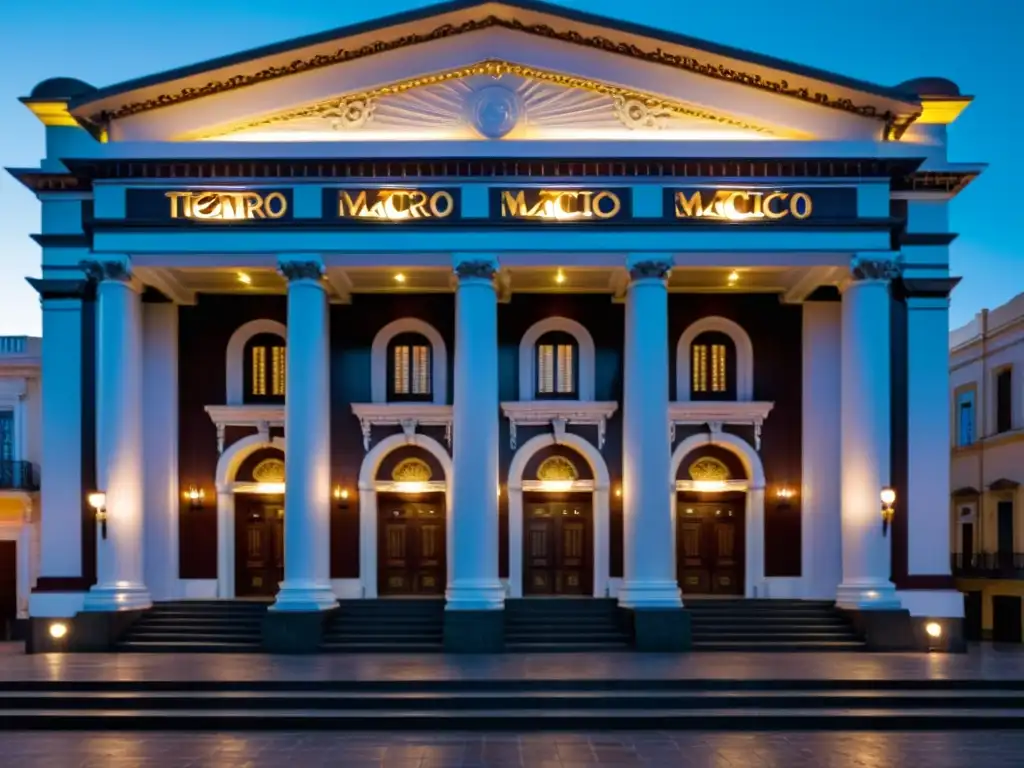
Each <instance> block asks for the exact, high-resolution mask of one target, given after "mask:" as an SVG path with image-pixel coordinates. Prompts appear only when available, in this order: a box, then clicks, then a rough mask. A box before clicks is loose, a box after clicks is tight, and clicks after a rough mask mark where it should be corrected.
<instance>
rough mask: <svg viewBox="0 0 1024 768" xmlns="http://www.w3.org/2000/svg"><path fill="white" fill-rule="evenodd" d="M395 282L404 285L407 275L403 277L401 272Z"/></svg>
mask: <svg viewBox="0 0 1024 768" xmlns="http://www.w3.org/2000/svg"><path fill="white" fill-rule="evenodd" d="M395 282H396V283H404V282H405V275H403V274H402V273H401V272H399V273H398V274H397V275H395Z"/></svg>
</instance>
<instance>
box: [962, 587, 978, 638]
mask: <svg viewBox="0 0 1024 768" xmlns="http://www.w3.org/2000/svg"><path fill="white" fill-rule="evenodd" d="M964 639H965V640H981V592H978V591H975V592H964Z"/></svg>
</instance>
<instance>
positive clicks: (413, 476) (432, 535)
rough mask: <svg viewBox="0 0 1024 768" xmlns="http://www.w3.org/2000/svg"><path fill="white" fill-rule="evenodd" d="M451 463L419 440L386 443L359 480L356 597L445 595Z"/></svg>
mask: <svg viewBox="0 0 1024 768" xmlns="http://www.w3.org/2000/svg"><path fill="white" fill-rule="evenodd" d="M451 476H452V463H451V457H450V456H449V455H448V452H447V451H446V450H445V449H444V447H443V446H442V445H441V444H440V443H438V442H437V441H436V440H434V439H433V438H430V437H427V436H426V435H420V434H412V435H405V434H399V435H391V436H390V437H387V438H385V439H384V440H382V441H381V442H379V443H378V444H377V445H376V446H374V448H373V449H372V450H371V451H370V452H369V453H368V454H366V457H365V458H364V459H363V464H362V467H361V469H360V472H359V530H360V547H359V578H360V581H361V584H362V592H363V596H364V597H366V598H376V597H384V596H396V597H397V596H423V597H435V596H441V595H444V592H445V589H446V588H447V586H448V580H449V563H450V558H449V557H448V553H449V552H450V550H451V538H452V537H451V519H450V518H451V515H450V512H451V505H450V495H449V493H448V488H449V487H450V484H451Z"/></svg>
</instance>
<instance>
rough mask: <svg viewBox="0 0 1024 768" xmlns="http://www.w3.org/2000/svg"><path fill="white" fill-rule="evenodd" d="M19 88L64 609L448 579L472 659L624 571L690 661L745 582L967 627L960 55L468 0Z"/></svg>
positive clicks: (527, 1) (45, 564)
mask: <svg viewBox="0 0 1024 768" xmlns="http://www.w3.org/2000/svg"><path fill="white" fill-rule="evenodd" d="M23 101H24V103H25V104H26V105H27V107H28V108H29V109H31V110H32V111H33V112H34V113H35V114H36V115H37V116H38V117H39V118H40V120H41V121H42V123H43V124H44V125H45V131H46V156H45V157H44V158H43V159H42V161H41V163H40V165H39V167H37V168H18V169H10V170H11V173H13V175H14V176H15V177H17V178H18V179H19V180H20V181H21V182H22V183H23V184H25V185H26V186H28V187H29V188H31V189H32V190H34V192H35V193H36V194H37V195H38V198H39V200H40V203H41V206H42V232H41V233H39V234H38V235H35V236H34V238H35V240H36V242H37V243H38V244H39V245H40V246H41V250H42V277H41V278H38V279H36V278H33V279H31V282H32V284H33V285H34V286H35V287H36V288H37V289H38V291H39V294H40V297H41V302H42V311H43V342H42V349H43V351H42V361H43V362H42V388H43V406H42V408H43V415H42V424H43V435H42V455H43V459H42V492H41V507H42V509H41V556H40V576H39V579H38V584H37V586H36V588H35V590H34V592H33V594H32V598H31V615H32V617H33V620H34V621H36V622H37V623H45V622H49V621H52V620H54V619H56V618H61V619H69V620H70V619H78V620H90V621H93V623H94V624H96V623H97V622H99V623H100V624H102V623H103V621H106V622H107V623H108V624H110V625H113V624H116V623H117V620H116V616H117V615H130V614H134V613H137V612H138V611H142V610H145V609H148V608H149V607H150V606H151V604H152V603H154V602H157V601H165V600H171V599H183V598H203V599H207V600H210V599H224V600H228V599H237V598H257V597H263V598H266V599H272V600H273V605H272V606H271V609H270V611H269V613H268V615H269V616H271V617H273V621H277V622H287V621H295V622H300V621H306V620H308V618H309V616H310V615H314V616H315V615H317V614H319V613H322V612H325V611H330V610H331V609H333V608H334V607H335V606H336V604H337V602H336V601H337V600H339V599H341V600H348V599H367V600H369V599H380V600H383V599H386V598H390V597H396V596H412V597H415V596H420V597H431V596H433V597H438V598H440V597H443V598H444V599H445V607H446V610H445V617H446V618H445V622H446V633H447V634H446V642H449V644H450V647H452V648H458V647H461V646H460V642H459V639H458V638H459V637H460V636H462V637H471V638H475V639H474V640H473V642H477V641H478V644H481V645H483V646H488V643H489V642H490V640H489V639H488V638H493V637H496V636H497V635H496V632H497V630H496V629H495V627H499V628H500V622H501V620H502V619H501V616H502V613H503V607H504V605H505V602H506V601H507V600H517V599H519V598H524V599H525V598H531V597H555V596H577V597H581V596H591V597H595V598H616V599H617V600H618V603H619V605H620V606H621V607H622V608H623V609H625V610H626V611H628V612H629V615H630V616H631V617H632V618H631V620H632V622H633V623H632V626H633V631H634V634H635V638H636V642H637V645H638V647H672V648H675V647H685V645H686V620H685V616H686V611H685V605H686V603H687V600H688V599H689V597H691V596H701V595H717V596H728V595H732V596H737V597H746V598H762V599H763V598H768V599H776V598H787V599H816V600H836V601H837V604H838V606H839V607H840V608H842V609H846V610H849V611H851V612H854V613H855V614H857V615H862V614H863V615H867V616H869V618H871V619H878V617H883V618H884V619H891V618H892V617H894V616H901V617H904V618H906V617H908V616H909V617H910V620H911V622H910V623H911V624H913V622H915V621H924V620H928V621H931V622H934V621H940V622H944V624H943V626H948V627H949V630H948V631H949V632H955V631H956V627H957V625H958V623H959V617H960V616H961V615H962V602H961V599H960V596H959V595H958V594H957V593H956V592H955V590H954V588H953V582H952V578H951V575H950V563H949V551H950V550H949V536H950V533H949V525H950V523H949V516H948V513H947V507H948V498H947V497H948V486H949V483H948V473H949V445H950V434H949V412H948V403H947V387H948V376H949V374H948V354H947V343H946V340H947V327H948V312H947V307H948V296H949V291H950V290H951V289H952V287H953V286H954V285H955V283H956V279H955V278H953V277H951V276H950V274H949V254H948V252H949V245H950V243H951V241H952V240H953V239H954V237H955V234H954V233H951V232H950V231H949V227H948V216H947V205H948V203H949V201H950V200H951V198H952V197H954V196H955V195H956V194H957V193H958V192H960V191H961V190H962V189H963V188H964V187H965V186H966V185H967V184H968V183H969V182H970V181H971V179H973V178H974V177H975V176H976V175H977V174H978V173H979V172H980V171H981V170H982V168H981V166H978V165H968V164H962V163H951V162H949V161H948V160H947V152H946V126H947V125H948V124H949V123H951V122H952V121H953V120H954V119H955V118H956V117H957V115H958V114H959V113H960V112H961V110H962V109H964V108H965V107H966V106H967V104H968V103H969V101H970V97H967V96H963V95H961V94H960V92H959V90H958V89H957V87H956V86H955V85H954V84H953V83H951V82H949V81H947V80H943V79H940V78H922V79H919V80H914V81H910V82H907V83H903V84H901V85H898V86H881V85H873V84H870V83H865V82H860V81H857V80H853V79H850V78H847V77H842V76H839V75H835V74H830V73H826V72H822V71H818V70H814V69H809V68H806V67H802V66H798V65H795V64H791V63H788V62H784V61H779V60H775V59H770V58H766V57H763V56H759V55H755V54H751V53H748V52H744V51H738V50H734V49H729V48H725V47H722V46H718V45H715V44H711V43H707V42H703V41H699V40H694V39H689V38H685V37H681V36H677V35H672V34H668V33H665V32H663V31H659V30H655V29H649V28H642V27H638V26H635V25H632V24H628V23H623V22H619V21H613V20H609V19H605V18H599V17H593V16H590V15H587V14H584V13H581V12H577V11H570V10H566V9H562V8H559V7H557V6H551V5H546V4H544V3H540V2H535V0H513V1H512V2H476V1H470V0H457V1H456V2H451V3H445V4H442V5H437V6H433V7H429V8H426V9H423V10H420V11H416V12H414V13H409V14H404V15H400V16H392V17H388V18H384V19H380V20H377V21H375V22H372V23H368V24H361V25H357V26H353V27H347V28H342V29H336V30H332V31H330V32H327V33H324V34H320V35H315V36H311V37H307V38H301V39H296V40H292V41H288V42H286V43H283V44H280V45H275V46H270V47H266V48H261V49H257V50H252V51H247V52H245V53H242V54H238V55H231V56H226V57H224V58H220V59H215V60H212V61H207V62H203V63H200V64H196V65H194V66H189V67H184V68H182V69H177V70H173V71H170V72H165V73H162V74H158V75H155V76H152V77H145V78H141V79H138V80H133V81H129V82H125V83H120V84H117V85H113V86H110V87H105V88H97V87H93V86H90V85H87V84H85V83H82V82H80V81H78V80H73V79H70V78H55V79H52V80H48V81H45V82H43V83H41V84H40V85H39V86H37V87H36V88H35V89H34V90H33V92H32V93H31V94H30V95H29V96H27V97H25V98H24V99H23ZM883 489H891V490H892V491H894V495H895V501H894V502H891V501H890V502H889V503H888V504H883V503H882V502H881V501H880V499H881V496H882V495H883V494H882V491H883ZM97 493H99V494H101V495H99V496H96V495H95V494H97ZM96 616H103V617H105V618H104V619H102V620H101V619H97V618H96ZM112 616H113V617H115V618H111V617H112ZM878 620H879V621H882V619H878ZM869 623H870V622H869ZM883 623H884V621H883ZM90 626H92V625H90ZM467 642H468V641H467ZM468 644H470V645H472V642H468Z"/></svg>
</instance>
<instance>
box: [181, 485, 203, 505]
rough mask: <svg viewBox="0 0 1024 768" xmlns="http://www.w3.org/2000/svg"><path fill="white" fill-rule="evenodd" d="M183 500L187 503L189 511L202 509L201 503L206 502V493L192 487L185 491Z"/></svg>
mask: <svg viewBox="0 0 1024 768" xmlns="http://www.w3.org/2000/svg"><path fill="white" fill-rule="evenodd" d="M185 499H186V500H187V501H188V507H189V509H202V508H203V501H205V500H206V493H205V492H204V491H203V489H202V488H196V487H195V486H194V485H192V486H189V489H188V490H187V491H185Z"/></svg>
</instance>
